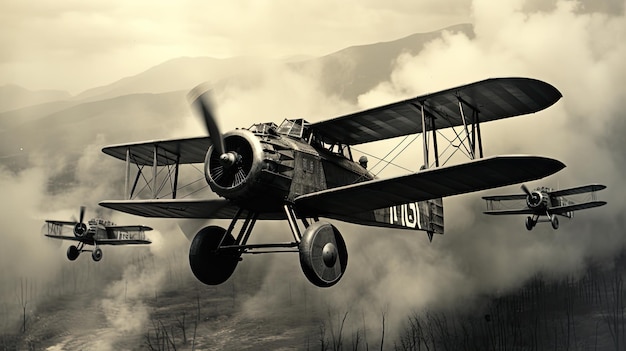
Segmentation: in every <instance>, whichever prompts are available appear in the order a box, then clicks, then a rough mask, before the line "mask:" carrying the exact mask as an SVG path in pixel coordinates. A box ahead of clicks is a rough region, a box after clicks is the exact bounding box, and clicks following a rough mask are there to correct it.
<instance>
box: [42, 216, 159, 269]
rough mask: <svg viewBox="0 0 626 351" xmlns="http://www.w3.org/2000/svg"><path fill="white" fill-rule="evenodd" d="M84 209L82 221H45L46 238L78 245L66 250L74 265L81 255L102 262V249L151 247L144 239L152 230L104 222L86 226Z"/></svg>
mask: <svg viewBox="0 0 626 351" xmlns="http://www.w3.org/2000/svg"><path fill="white" fill-rule="evenodd" d="M84 213H85V207H84V206H83V207H81V209H80V220H78V221H57V220H46V225H45V227H44V228H45V236H46V237H48V238H52V239H60V240H70V241H77V242H78V244H77V245H76V246H75V245H71V246H70V247H69V248H68V250H67V258H68V259H69V260H70V261H74V260H76V259H77V258H78V256H79V255H80V253H81V252H85V251H89V252H91V256H92V258H93V260H94V261H100V260H101V259H102V249H100V247H99V246H100V245H139V244H150V240H147V239H146V237H145V232H146V231H150V230H152V228H150V227H147V226H143V225H130V226H128V225H127V226H118V225H115V223H113V222H111V221H109V220H106V219H102V218H92V219H90V220H89V221H87V223H84V222H83V218H84ZM66 228H71V229H72V234H73V235H67V233H66V230H65V229H66ZM85 245H91V246H94V249H93V250H86V249H84V247H85Z"/></svg>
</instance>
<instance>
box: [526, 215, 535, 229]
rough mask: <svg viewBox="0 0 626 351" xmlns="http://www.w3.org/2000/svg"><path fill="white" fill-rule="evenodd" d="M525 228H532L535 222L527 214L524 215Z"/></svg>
mask: <svg viewBox="0 0 626 351" xmlns="http://www.w3.org/2000/svg"><path fill="white" fill-rule="evenodd" d="M525 223H526V229H528V230H533V227H534V226H535V222H534V221H533V219H532V217H530V216H528V217H526V222H525Z"/></svg>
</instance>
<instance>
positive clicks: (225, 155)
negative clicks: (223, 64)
mask: <svg viewBox="0 0 626 351" xmlns="http://www.w3.org/2000/svg"><path fill="white" fill-rule="evenodd" d="M202 90H203V88H202V86H198V87H196V88H194V89H193V90H192V91H191V92H190V93H189V95H190V99H191V100H192V104H193V105H196V106H197V107H198V109H199V110H200V113H201V115H202V119H203V120H204V125H205V127H206V130H207V132H208V133H209V137H210V138H211V142H212V144H213V152H212V153H211V155H210V158H209V159H208V160H207V168H206V172H207V173H209V174H210V176H211V178H212V179H213V180H214V181H215V183H217V184H218V185H219V186H221V187H224V188H233V187H236V186H237V185H239V184H241V183H242V182H243V181H244V180H245V178H246V176H247V175H248V172H249V171H250V167H251V162H252V151H251V149H250V146H249V145H248V144H247V143H242V142H240V141H238V140H235V138H233V139H232V140H231V139H229V140H226V139H227V138H225V137H224V134H222V132H221V131H220V128H219V125H218V123H217V118H216V116H215V114H214V113H213V106H212V104H211V102H210V100H211V99H210V96H209V95H210V91H208V90H204V91H202Z"/></svg>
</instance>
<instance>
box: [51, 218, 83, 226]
mask: <svg viewBox="0 0 626 351" xmlns="http://www.w3.org/2000/svg"><path fill="white" fill-rule="evenodd" d="M46 223H50V224H54V225H71V226H75V225H76V223H78V222H73V221H55V220H51V219H46Z"/></svg>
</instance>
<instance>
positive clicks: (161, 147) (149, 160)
mask: <svg viewBox="0 0 626 351" xmlns="http://www.w3.org/2000/svg"><path fill="white" fill-rule="evenodd" d="M211 145H212V143H211V139H210V138H209V137H199V138H187V139H170V140H152V141H144V142H140V143H129V144H118V145H111V146H107V147H105V148H103V149H102V152H104V153H105V154H107V155H111V156H113V157H115V158H118V159H120V160H126V156H129V157H130V162H132V163H135V164H137V165H140V166H142V165H150V166H151V165H153V164H154V151H155V149H156V151H157V156H156V157H157V166H165V165H173V164H187V163H202V162H204V157H205V156H206V152H207V150H208V148H209V146H211Z"/></svg>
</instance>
